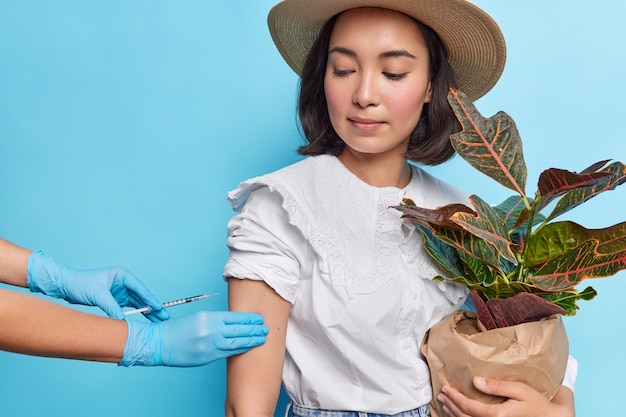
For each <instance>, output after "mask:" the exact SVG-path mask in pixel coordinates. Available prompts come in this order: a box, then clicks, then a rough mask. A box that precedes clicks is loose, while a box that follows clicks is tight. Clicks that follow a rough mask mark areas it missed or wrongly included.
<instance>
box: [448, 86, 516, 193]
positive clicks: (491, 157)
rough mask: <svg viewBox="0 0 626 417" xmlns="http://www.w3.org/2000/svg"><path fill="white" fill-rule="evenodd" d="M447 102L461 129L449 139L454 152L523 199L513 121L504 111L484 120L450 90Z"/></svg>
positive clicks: (474, 108) (465, 101)
mask: <svg viewBox="0 0 626 417" xmlns="http://www.w3.org/2000/svg"><path fill="white" fill-rule="evenodd" d="M448 102H449V103H450V106H451V107H452V110H453V111H454V114H455V115H456V117H457V119H458V120H459V122H460V123H461V126H462V127H463V130H462V131H461V132H458V133H455V134H453V135H451V136H450V142H451V143H452V146H453V147H454V149H455V150H456V151H457V153H458V154H459V155H460V156H461V157H462V158H463V159H465V160H466V161H467V162H468V163H469V164H470V165H472V166H473V167H474V168H476V169H477V170H479V171H480V172H482V173H483V174H485V175H487V176H489V177H490V178H492V179H494V180H495V181H497V182H499V183H500V184H502V185H503V186H505V187H507V188H509V189H511V190H513V191H515V192H517V193H518V194H520V195H522V196H525V195H526V192H525V189H526V177H527V170H526V163H525V162H524V154H523V151H522V140H521V138H520V135H519V132H518V131H517V127H516V126H515V122H514V121H513V119H512V118H511V117H510V116H509V115H507V114H506V113H504V112H498V113H497V114H496V115H495V116H493V117H491V118H484V117H483V116H482V115H481V114H480V113H479V112H478V110H477V109H476V107H475V106H474V104H473V103H472V102H471V101H470V100H469V99H468V98H467V96H466V95H465V94H464V93H463V92H461V91H459V90H455V89H451V90H450V93H449V94H448Z"/></svg>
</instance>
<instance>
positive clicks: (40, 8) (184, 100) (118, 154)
mask: <svg viewBox="0 0 626 417" xmlns="http://www.w3.org/2000/svg"><path fill="white" fill-rule="evenodd" d="M274 1H275V0H258V1H245V0H229V1H221V2H217V1H209V0H205V1H199V0H195V1H194V0H179V1H158V0H150V1H147V0H142V1H134V0H133V1H130V0H128V1H122V0H109V1H106V2H102V1H86V0H82V1H69V0H59V1H33V0H2V1H0V236H2V237H4V238H6V239H8V240H10V241H13V242H15V243H17V244H19V245H22V246H25V247H27V248H30V249H43V250H45V251H46V252H47V253H49V254H50V255H52V256H54V257H55V258H56V259H57V260H58V261H59V262H61V263H64V264H66V265H71V266H73V267H76V268H91V267H100V266H107V265H112V264H122V265H124V266H126V267H127V268H129V269H130V270H131V271H133V272H134V273H135V274H136V275H138V276H139V277H140V278H141V279H142V280H143V281H144V282H145V283H146V284H147V285H148V286H149V287H150V288H151V289H152V290H153V291H154V292H155V293H157V294H158V295H159V296H160V297H161V298H162V299H164V300H169V299H176V298H181V297H185V296H190V295H195V294H200V293H204V292H219V293H220V295H219V296H217V297H215V298H212V299H209V300H206V301H202V302H199V303H195V304H192V305H187V306H181V307H177V308H175V309H172V310H171V312H172V314H173V315H179V314H187V313H189V312H192V311H195V310H197V309H200V308H205V309H225V308H226V305H227V303H226V285H225V283H224V282H223V281H222V279H221V271H222V266H223V264H224V261H225V259H226V256H227V249H226V246H225V238H226V223H227V221H228V219H229V217H230V216H231V215H232V212H231V210H230V208H229V207H228V205H227V204H226V193H227V192H228V191H229V190H230V189H232V188H234V187H235V186H236V185H237V184H238V183H239V182H240V181H242V180H244V179H247V178H249V177H251V176H254V175H258V174H262V173H265V172H268V171H271V170H274V169H276V168H279V167H281V166H284V165H286V164H289V163H291V162H294V161H296V160H297V159H298V156H297V155H296V152H295V150H296V148H297V146H298V145H299V144H300V143H301V140H300V137H299V135H298V132H297V129H296V122H295V112H294V103H295V99H296V83H297V78H296V76H295V74H293V73H292V72H291V70H290V69H289V68H288V66H287V65H286V64H284V63H283V61H282V59H281V58H280V56H279V55H278V53H277V52H276V51H275V49H274V46H273V44H272V42H271V39H270V36H269V34H268V31H267V28H266V23H265V21H266V20H265V19H266V15H267V12H268V10H269V9H270V7H271V6H272V5H273V3H274ZM476 3H477V4H478V5H480V6H482V7H483V8H484V9H486V10H487V11H488V12H489V13H491V14H492V16H493V17H494V18H495V19H496V20H497V21H498V22H499V23H500V25H501V27H502V30H503V32H504V34H505V37H506V39H507V43H508V62H507V66H506V69H505V71H504V74H503V76H502V78H501V80H500V82H499V83H498V85H497V86H496V87H495V88H494V89H493V91H492V92H491V93H489V94H488V95H487V96H486V97H484V98H482V99H480V100H479V101H478V102H477V106H478V108H479V110H480V111H481V112H482V113H483V115H485V116H490V115H493V114H494V113H495V112H497V111H498V110H504V111H506V112H507V113H509V114H510V115H511V116H512V117H513V118H514V119H515V120H516V122H517V125H518V128H519V130H520V133H521V135H522V138H523V139H524V143H525V156H526V161H527V164H528V168H529V186H528V191H529V193H532V192H534V191H535V189H536V188H535V184H536V179H537V177H538V175H539V173H540V172H541V171H542V170H543V169H545V168H548V167H559V168H566V169H570V170H581V169H583V168H585V167H586V166H588V165H590V164H591V163H593V162H596V161H599V160H602V159H611V158H612V159H617V160H621V161H626V146H625V145H624V137H625V135H626V134H625V133H624V128H623V122H624V114H625V110H626V107H625V105H624V100H623V97H622V94H623V93H622V91H623V87H622V84H623V77H624V74H625V73H626V59H625V58H624V56H625V54H624V52H626V51H625V49H626V48H625V47H626V41H625V40H626V25H624V23H623V16H624V13H626V5H624V3H622V2H618V1H616V0H615V1H609V0H596V1H594V2H593V7H589V2H587V1H581V0H575V1H574V0H567V1H566V0H551V1H549V2H546V1H544V0H528V1H524V2H504V1H501V0H477V1H476ZM429 170H430V171H431V172H433V173H435V174H436V175H438V176H440V177H442V178H444V179H446V180H448V181H451V182H453V183H455V184H457V185H458V186H460V187H462V188H464V189H466V190H467V191H469V192H474V193H477V194H480V195H481V196H483V197H485V198H486V199H487V200H489V201H491V202H494V203H495V202H499V201H500V200H503V199H504V198H505V197H507V196H508V195H509V193H508V192H505V191H504V190H503V189H502V188H501V187H500V186H498V185H496V184H495V183H493V182H492V181H491V180H490V179H488V178H486V177H483V176H482V174H479V173H478V172H476V171H473V169H472V168H470V167H468V166H467V165H466V163H465V162H464V161H462V160H461V159H460V158H455V159H454V160H453V161H451V162H449V163H446V164H444V165H443V166H440V167H437V168H433V169H429ZM625 193H626V189H618V190H616V191H613V192H610V193H606V194H604V195H602V196H600V197H598V198H597V199H595V200H592V201H590V202H589V203H587V204H585V205H583V206H581V207H579V208H578V209H576V210H575V211H573V212H572V213H571V215H570V216H569V218H571V219H573V220H576V221H579V222H581V223H582V224H584V225H586V226H588V227H604V226H608V225H611V224H614V223H617V222H619V221H623V220H626V210H624V201H625V199H626V195H625ZM625 277H626V275H625V273H623V272H622V273H619V274H618V275H616V276H615V277H611V278H607V279H603V280H596V281H594V282H590V284H592V285H593V286H594V287H595V288H596V290H597V291H598V293H599V295H598V297H597V298H596V299H595V300H593V301H591V302H583V303H581V310H580V312H579V314H578V315H576V316H575V317H573V318H567V319H566V326H567V329H568V333H569V337H570V343H571V351H572V353H573V355H574V356H575V357H576V358H577V359H578V360H579V362H580V366H579V377H578V382H577V391H576V403H577V415H578V416H582V417H586V416H592V415H605V416H613V415H618V414H620V413H622V412H623V401H622V399H623V393H622V389H621V387H623V378H624V375H625V374H626V361H625V360H624V357H623V349H622V348H620V346H623V344H624V342H625V340H624V336H623V333H624V330H623V328H624V325H623V322H622V321H621V317H622V316H623V313H622V312H623V304H622V301H623V294H624V291H625V290H626V284H625V282H624V278H625ZM85 309H86V308H85ZM88 310H89V311H92V312H94V313H97V311H96V310H95V309H88ZM224 380H225V363H224V361H222V362H218V363H214V364H210V365H208V366H205V367H201V368H193V369H172V368H130V369H126V368H121V367H117V366H116V365H113V364H99V363H87V362H79V361H68V360H62V359H47V358H37V357H30V356H21V355H16V354H12V353H6V352H0V415H2V416H42V415H60V413H62V414H63V415H64V416H67V417H71V416H82V415H90V416H92V417H100V416H128V415H140V416H146V415H152V416H167V415H185V416H186V417H196V416H211V417H212V416H219V415H223V400H224V396H225V384H224ZM279 414H281V413H277V415H279Z"/></svg>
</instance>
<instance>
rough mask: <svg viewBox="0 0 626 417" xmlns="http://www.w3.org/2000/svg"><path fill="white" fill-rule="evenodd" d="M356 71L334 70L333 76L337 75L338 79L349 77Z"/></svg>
mask: <svg viewBox="0 0 626 417" xmlns="http://www.w3.org/2000/svg"><path fill="white" fill-rule="evenodd" d="M353 72H354V71H352V70H342V69H339V68H333V75H336V76H337V77H347V76H348V75H350V74H352V73H353Z"/></svg>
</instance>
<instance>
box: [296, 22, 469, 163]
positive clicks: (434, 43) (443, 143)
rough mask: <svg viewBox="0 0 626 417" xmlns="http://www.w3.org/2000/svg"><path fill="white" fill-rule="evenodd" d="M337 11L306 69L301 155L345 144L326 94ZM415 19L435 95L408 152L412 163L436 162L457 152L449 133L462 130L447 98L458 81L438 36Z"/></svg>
mask: <svg viewBox="0 0 626 417" xmlns="http://www.w3.org/2000/svg"><path fill="white" fill-rule="evenodd" d="M339 15H340V14H337V15H335V16H333V17H332V18H331V19H329V20H328V22H326V24H325V25H324V27H323V28H322V30H321V31H320V33H319V36H318V38H317V40H316V41H315V43H314V44H313V46H312V47H311V50H310V51H309V55H308V56H307V59H306V61H305V63H304V67H303V68H302V75H301V78H300V95H299V102H298V116H299V118H300V125H301V128H302V131H303V133H304V136H305V137H306V139H307V141H308V144H307V145H304V146H301V147H300V148H299V149H298V153H300V154H301V155H322V154H331V155H339V153H340V152H341V150H342V149H343V147H344V146H345V143H344V142H343V141H342V140H341V138H340V137H339V136H338V135H337V133H336V132H335V129H333V127H332V125H331V123H330V117H329V116H328V108H327V105H326V96H325V94H324V77H325V74H326V65H327V61H328V47H329V44H330V36H331V34H332V31H333V28H334V26H335V23H336V22H337V19H338V17H339ZM411 19H413V18H411ZM413 21H415V22H416V24H417V27H418V30H419V31H420V32H421V34H422V36H423V37H424V41H425V42H426V47H427V48H428V51H429V71H430V77H431V87H432V99H431V102H430V103H426V104H424V108H423V109H422V115H421V117H420V120H419V122H418V124H417V126H416V127H415V130H413V132H412V133H411V138H410V139H409V146H408V149H407V154H406V156H407V159H409V160H411V161H414V162H419V163H422V164H425V165H438V164H441V163H443V162H445V161H447V160H448V159H450V158H451V157H452V156H453V155H454V148H453V147H452V145H451V144H450V135H451V134H453V133H456V132H458V131H459V130H460V128H461V126H460V124H459V122H458V120H457V119H456V117H455V115H454V113H453V112H452V109H451V108H450V105H449V104H448V99H447V96H448V92H449V90H450V88H452V87H456V81H455V79H454V74H453V73H452V68H451V67H450V64H449V63H448V59H447V57H446V52H445V49H444V47H443V44H442V42H441V39H439V36H438V35H437V34H436V33H435V31H434V30H432V29H431V28H430V27H428V26H426V25H424V24H423V23H421V22H419V21H418V20H415V19H413Z"/></svg>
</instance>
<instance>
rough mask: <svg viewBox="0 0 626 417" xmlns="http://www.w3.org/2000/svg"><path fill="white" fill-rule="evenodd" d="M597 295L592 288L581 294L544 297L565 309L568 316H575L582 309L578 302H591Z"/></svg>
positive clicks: (563, 293) (567, 293) (558, 294)
mask: <svg viewBox="0 0 626 417" xmlns="http://www.w3.org/2000/svg"><path fill="white" fill-rule="evenodd" d="M596 295H598V293H597V292H596V290H594V289H593V288H591V287H587V288H585V290H584V291H582V292H580V293H579V292H560V293H556V294H547V295H543V297H544V298H545V299H546V300H548V301H550V302H552V303H554V304H556V305H558V306H561V307H563V308H564V309H565V311H566V312H567V313H565V314H566V315H568V316H573V315H575V314H576V312H577V311H578V310H579V309H580V308H579V307H578V304H577V303H578V301H580V300H583V301H589V300H592V299H594V298H595V296H596Z"/></svg>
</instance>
